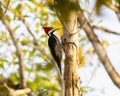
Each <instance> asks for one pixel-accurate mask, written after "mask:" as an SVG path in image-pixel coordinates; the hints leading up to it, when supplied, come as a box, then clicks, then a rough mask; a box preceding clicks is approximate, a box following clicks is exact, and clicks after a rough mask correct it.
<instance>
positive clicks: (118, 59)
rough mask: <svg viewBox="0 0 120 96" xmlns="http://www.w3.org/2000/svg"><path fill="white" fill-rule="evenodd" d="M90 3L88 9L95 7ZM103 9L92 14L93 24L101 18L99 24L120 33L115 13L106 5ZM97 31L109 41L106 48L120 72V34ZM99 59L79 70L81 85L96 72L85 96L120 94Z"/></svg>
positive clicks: (112, 95)
mask: <svg viewBox="0 0 120 96" xmlns="http://www.w3.org/2000/svg"><path fill="white" fill-rule="evenodd" d="M90 4H91V5H90V6H88V9H89V8H93V5H94V2H93V1H90ZM83 6H84V5H83ZM84 7H85V6H84ZM90 10H91V9H90ZM101 10H102V13H101V15H100V16H96V15H95V14H93V15H92V19H95V22H93V24H97V23H98V22H99V21H100V20H101V22H100V23H98V24H97V25H98V26H104V27H106V28H108V29H110V30H112V31H115V32H118V33H120V22H119V21H118V19H117V16H116V15H115V13H114V12H113V11H112V10H111V9H109V8H107V7H105V6H103V7H102V8H101ZM95 33H96V34H97V36H98V38H99V39H100V40H107V41H108V43H109V46H107V48H106V52H107V55H108V57H109V59H110V61H111V63H112V64H113V66H114V68H115V69H116V71H117V72H118V73H119V74H120V56H119V54H120V36H116V35H113V34H105V33H104V32H102V31H95ZM97 60H98V57H97V56H96V57H95V58H94V59H92V61H91V63H92V66H90V64H88V63H86V65H85V66H86V67H84V68H80V70H79V74H80V77H81V82H82V84H81V86H86V85H87V83H88V82H89V80H90V78H91V76H92V74H94V75H93V77H92V79H91V80H90V83H89V84H88V86H89V87H90V88H87V90H88V93H86V94H85V96H120V90H119V89H118V88H117V87H116V86H115V85H114V84H113V82H112V80H111V79H110V77H109V76H108V74H107V72H106V70H105V68H104V66H103V65H102V63H101V62H98V61H97ZM94 71H95V72H94Z"/></svg>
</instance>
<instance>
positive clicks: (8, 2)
mask: <svg viewBox="0 0 120 96" xmlns="http://www.w3.org/2000/svg"><path fill="white" fill-rule="evenodd" d="M0 4H1V1H0ZM9 4H10V0H8V1H7V5H6V8H5V11H4V12H3V14H2V17H4V16H5V14H6V12H7V10H8V6H9Z"/></svg>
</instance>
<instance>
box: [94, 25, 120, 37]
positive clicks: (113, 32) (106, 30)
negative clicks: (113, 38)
mask: <svg viewBox="0 0 120 96" xmlns="http://www.w3.org/2000/svg"><path fill="white" fill-rule="evenodd" d="M92 28H94V29H98V30H102V31H104V32H107V33H112V34H114V35H120V33H117V32H115V31H110V30H109V29H107V28H104V27H99V26H92Z"/></svg>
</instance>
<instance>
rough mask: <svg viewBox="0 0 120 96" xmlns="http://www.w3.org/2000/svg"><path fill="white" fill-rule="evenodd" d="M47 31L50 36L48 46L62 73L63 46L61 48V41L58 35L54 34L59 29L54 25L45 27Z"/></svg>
mask: <svg viewBox="0 0 120 96" xmlns="http://www.w3.org/2000/svg"><path fill="white" fill-rule="evenodd" d="M43 29H44V31H45V33H46V34H47V35H48V36H49V38H48V46H49V48H50V51H51V54H52V56H53V58H54V60H55V61H56V63H57V66H58V68H59V70H60V73H61V59H62V48H61V42H60V40H59V39H58V37H57V36H56V35H55V34H54V32H55V31H56V30H58V29H59V28H57V29H54V28H52V27H43Z"/></svg>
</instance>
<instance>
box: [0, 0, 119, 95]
mask: <svg viewBox="0 0 120 96" xmlns="http://www.w3.org/2000/svg"><path fill="white" fill-rule="evenodd" d="M82 1H84V0H81V2H82ZM93 5H94V1H92V0H91V1H90V5H89V4H88V6H86V4H84V3H83V6H82V7H83V8H87V9H90V10H89V11H90V12H91V10H92V8H93ZM101 10H102V13H101V16H96V15H92V19H94V20H95V22H93V24H98V25H99V26H104V27H106V28H108V29H111V30H113V31H116V32H119V33H120V22H119V21H118V19H117V17H116V15H115V14H114V12H113V11H112V10H110V9H108V8H107V7H102V8H101ZM100 20H102V22H100V23H98V22H99V21H100ZM32 22H33V21H31V23H32ZM13 23H15V22H13ZM2 28H3V27H2ZM33 29H34V28H33ZM20 31H22V30H20ZM23 32H24V30H23ZM96 34H97V36H98V37H99V39H101V40H102V39H104V40H107V41H108V42H109V46H108V47H107V48H106V52H107V54H108V57H109V58H110V60H111V62H112V64H113V66H114V68H115V69H116V71H117V72H118V73H119V74H120V56H119V54H120V36H116V35H113V34H104V32H102V31H96ZM39 36H40V35H39ZM39 36H38V37H39ZM88 46H91V45H90V44H89V45H88ZM6 47H7V46H6ZM6 50H7V49H5V47H4V48H3V49H1V50H0V53H5V51H6ZM10 50H12V48H10ZM83 50H84V51H85V50H86V48H85V49H83ZM8 54H9V53H8ZM90 63H91V64H92V66H91V64H90ZM4 66H5V67H6V69H8V66H7V65H4ZM12 67H13V66H11V68H9V70H6V71H11V70H13V69H17V68H12ZM16 67H18V66H16ZM94 70H95V72H94ZM8 73H9V72H8ZM93 73H94V75H93V77H92V79H91V80H90V78H91V76H92V74H93ZM6 75H9V74H6ZM79 75H80V78H81V86H86V85H87V83H88V82H89V80H90V83H89V84H88V86H89V88H87V90H88V93H86V94H85V96H120V90H119V89H118V88H117V87H116V86H115V85H114V84H113V82H112V81H111V79H110V77H109V76H108V74H107V72H106V70H105V69H104V66H103V65H102V63H101V62H98V57H97V56H95V58H94V59H93V60H91V61H90V62H89V63H88V62H87V63H86V64H85V67H82V68H80V70H79ZM6 77H7V76H6Z"/></svg>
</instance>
